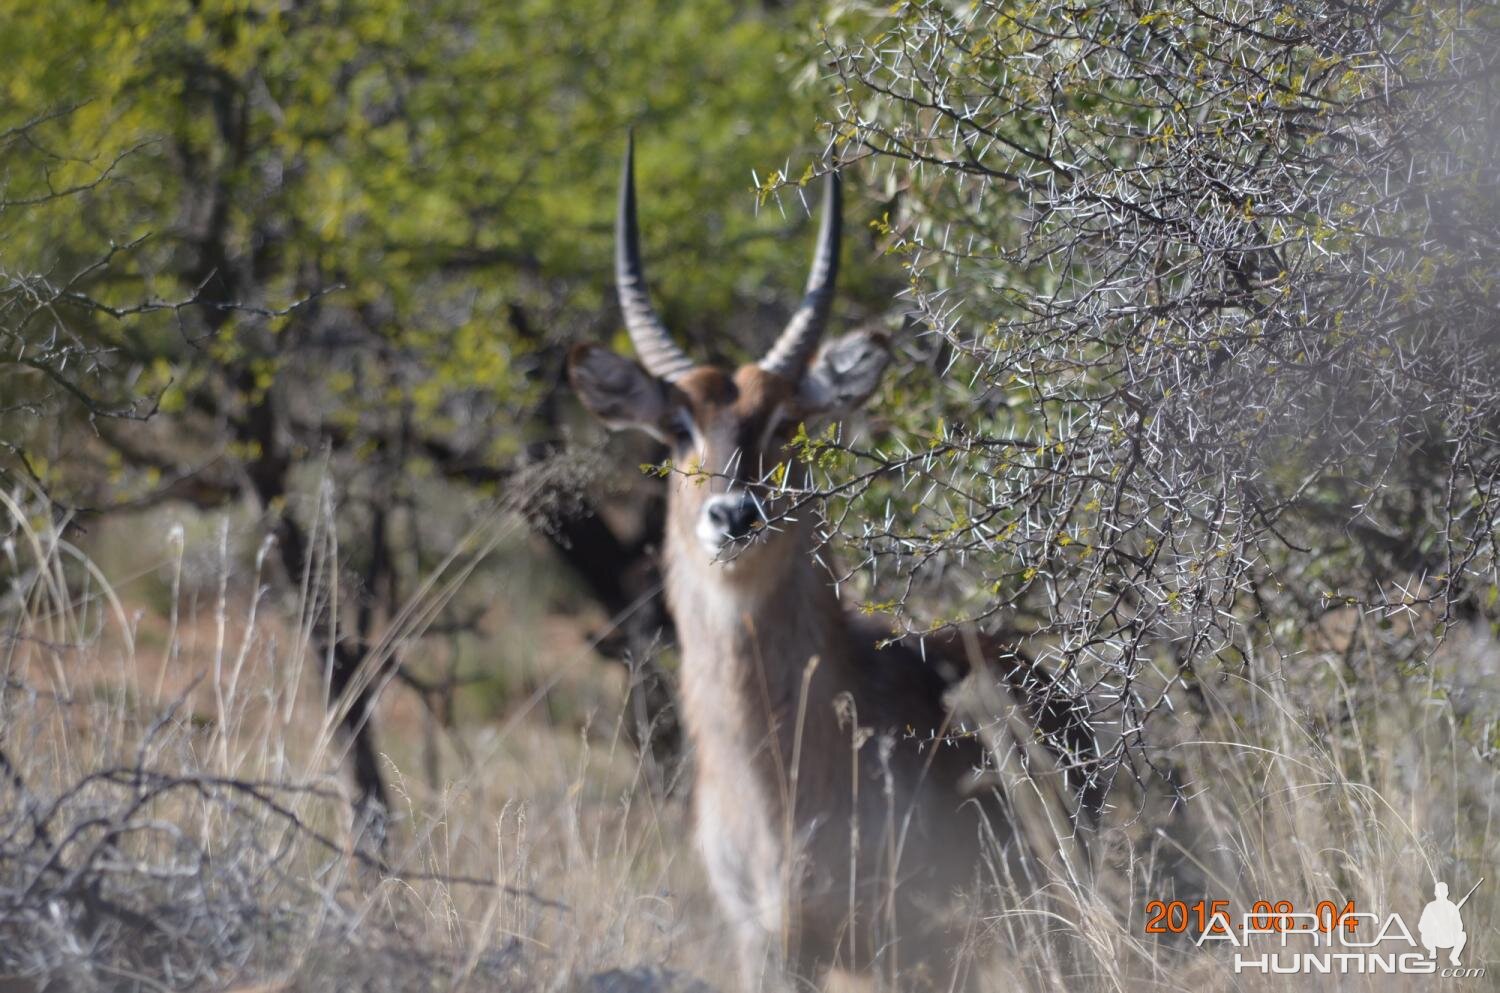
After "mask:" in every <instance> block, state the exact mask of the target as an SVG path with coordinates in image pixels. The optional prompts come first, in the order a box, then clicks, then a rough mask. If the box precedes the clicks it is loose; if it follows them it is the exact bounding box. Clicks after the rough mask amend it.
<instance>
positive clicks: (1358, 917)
mask: <svg viewBox="0 0 1500 993" xmlns="http://www.w3.org/2000/svg"><path fill="white" fill-rule="evenodd" d="M1483 882H1484V880H1483V879H1480V880H1479V882H1477V883H1475V884H1474V885H1473V886H1472V887H1470V888H1469V892H1467V893H1465V894H1464V896H1463V899H1462V900H1459V901H1458V902H1457V903H1454V902H1453V901H1452V900H1449V899H1448V884H1447V883H1445V882H1441V881H1439V882H1438V883H1437V884H1436V885H1435V886H1434V887H1433V889H1432V892H1433V899H1432V900H1431V901H1429V902H1428V903H1427V905H1426V906H1425V907H1423V908H1422V916H1421V917H1420V918H1418V919H1417V927H1416V930H1415V932H1413V930H1412V929H1411V928H1410V927H1409V926H1408V924H1407V920H1408V919H1409V918H1407V919H1404V918H1403V917H1402V915H1401V914H1399V913H1394V912H1392V913H1385V914H1379V913H1373V912H1371V911H1368V910H1355V909H1354V904H1353V902H1349V903H1348V904H1347V905H1346V906H1345V907H1344V908H1343V909H1340V906H1339V904H1338V903H1337V902H1334V901H1327V900H1325V901H1324V902H1323V903H1320V904H1318V905H1317V907H1316V908H1315V909H1313V910H1301V911H1299V910H1296V909H1295V908H1294V907H1293V906H1292V904H1291V903H1290V902H1289V901H1282V902H1281V903H1279V904H1272V903H1270V902H1268V901H1264V900H1263V901H1260V902H1259V903H1257V904H1256V905H1255V906H1254V908H1252V909H1251V910H1250V911H1249V912H1246V913H1242V914H1240V915H1239V918H1238V920H1237V921H1236V920H1235V919H1234V917H1233V916H1232V915H1231V914H1230V913H1229V912H1228V911H1227V910H1220V909H1218V908H1219V907H1221V906H1222V907H1226V908H1227V907H1228V904H1229V901H1227V900H1223V901H1216V902H1215V904H1213V912H1212V914H1211V915H1209V916H1208V918H1207V920H1206V921H1205V922H1204V923H1203V924H1202V925H1201V926H1200V927H1201V933H1200V934H1199V935H1198V937H1197V941H1196V943H1197V945H1198V947H1199V948H1204V947H1208V946H1210V945H1213V946H1218V947H1225V948H1232V949H1233V951H1234V955H1233V961H1232V967H1233V969H1234V972H1235V973H1237V974H1239V973H1257V972H1258V973H1260V974H1262V975H1265V976H1271V975H1278V976H1289V975H1298V974H1302V975H1329V974H1343V975H1398V974H1399V975H1430V976H1436V977H1439V978H1441V979H1482V978H1484V977H1485V974H1486V969H1485V967H1484V966H1465V965H1464V964H1463V962H1462V961H1461V959H1460V957H1459V956H1460V955H1462V954H1463V951H1464V949H1465V948H1466V947H1467V946H1468V942H1469V935H1468V933H1467V932H1466V931H1465V930H1464V921H1463V914H1462V913H1461V911H1462V910H1463V906H1464V904H1466V903H1468V902H1469V898H1470V897H1471V896H1473V895H1474V892H1475V890H1478V889H1479V887H1480V884H1482V883H1483ZM1268 908H1269V909H1268ZM1283 908H1285V909H1283ZM1169 916H1170V915H1169ZM1178 916H1179V917H1180V918H1181V919H1182V923H1183V928H1182V929H1175V928H1171V929H1169V930H1173V931H1174V932H1175V933H1182V931H1185V930H1187V923H1188V916H1189V915H1188V914H1187V913H1185V912H1184V913H1182V914H1179V915H1178ZM1220 943H1222V945H1221V944H1220ZM1440 949H1446V950H1447V952H1448V960H1447V962H1446V963H1445V962H1442V961H1440V960H1439V956H1438V952H1439V950H1440ZM1470 958H1471V959H1472V958H1473V956H1472V954H1471V955H1470Z"/></svg>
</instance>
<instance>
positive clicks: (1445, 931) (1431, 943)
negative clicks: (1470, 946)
mask: <svg viewBox="0 0 1500 993" xmlns="http://www.w3.org/2000/svg"><path fill="white" fill-rule="evenodd" d="M1482 882H1484V880H1483V879H1481V880H1480V881H1479V883H1482ZM1479 883H1475V884H1474V885H1473V887H1471V888H1470V890H1469V892H1467V893H1465V894H1464V898H1463V899H1462V900H1460V901H1458V902H1457V903H1454V902H1453V901H1452V900H1449V899H1448V884H1447V883H1442V882H1440V883H1438V884H1437V885H1436V886H1434V887H1433V888H1432V895H1433V897H1434V898H1435V899H1433V901H1432V902H1431V903H1429V904H1428V905H1427V906H1425V907H1423V908H1422V918H1421V920H1419V921H1418V922H1417V933H1418V934H1420V935H1421V936H1422V947H1424V948H1426V949H1427V954H1428V956H1430V957H1432V958H1437V953H1438V949H1439V948H1448V949H1451V951H1449V953H1448V961H1449V962H1450V963H1452V964H1453V965H1462V964H1463V963H1462V962H1460V961H1459V960H1458V956H1459V953H1460V952H1462V951H1463V950H1464V944H1465V943H1466V942H1467V941H1468V940H1469V936H1468V935H1467V934H1465V933H1464V921H1463V917H1462V916H1460V915H1459V910H1460V909H1462V908H1463V905H1464V904H1466V903H1468V902H1469V897H1471V896H1473V895H1474V890H1477V889H1479Z"/></svg>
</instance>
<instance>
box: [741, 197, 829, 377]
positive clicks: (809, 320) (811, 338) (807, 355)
mask: <svg viewBox="0 0 1500 993" xmlns="http://www.w3.org/2000/svg"><path fill="white" fill-rule="evenodd" d="M842 213H843V189H842V188H841V186H840V184H839V177H838V173H836V172H830V173H829V174H828V178H827V180H825V183H824V187H823V220H822V223H821V224H819V225H818V247H817V250H816V251H815V252H814V254H813V262H812V271H811V272H809V273H808V275H807V290H806V291H805V292H804V293H803V296H802V303H801V305H799V306H798V307H797V312H796V313H795V314H793V315H792V319H791V320H789V321H787V325H786V328H785V329H784V330H783V331H782V332H781V337H779V338H777V339H776V343H775V344H774V345H772V346H771V350H770V351H769V352H767V353H766V357H765V358H763V359H761V360H760V367H761V368H762V369H764V370H766V371H767V372H774V373H776V374H777V375H779V376H783V377H785V378H787V379H791V380H798V379H801V378H802V373H803V371H804V370H805V369H806V368H807V363H808V360H810V359H811V358H812V356H813V352H815V351H817V349H818V339H819V338H821V337H822V336H823V328H824V327H825V326H826V325H827V324H828V312H829V310H831V309H832V307H833V286H834V283H835V282H836V281H837V280H838V275H839V239H840V237H841V234H842V231H843V217H842Z"/></svg>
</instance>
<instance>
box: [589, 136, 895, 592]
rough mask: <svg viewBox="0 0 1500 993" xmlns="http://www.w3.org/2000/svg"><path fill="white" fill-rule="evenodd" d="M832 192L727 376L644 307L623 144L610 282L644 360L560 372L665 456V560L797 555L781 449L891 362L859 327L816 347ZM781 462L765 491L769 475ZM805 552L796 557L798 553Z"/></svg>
mask: <svg viewBox="0 0 1500 993" xmlns="http://www.w3.org/2000/svg"><path fill="white" fill-rule="evenodd" d="M840 200H841V195H840V188H839V179H838V177H837V175H835V174H832V173H830V174H829V175H828V177H827V180H826V186H825V191H824V196H823V208H822V213H823V216H822V221H821V224H820V225H819V229H818V244H817V249H816V252H815V254H814V256H813V263H812V271H811V273H810V275H809V276H808V280H807V289H806V291H805V295H804V296H803V298H802V303H801V305H800V306H799V307H798V308H797V310H796V312H795V313H793V315H792V317H791V320H790V321H789V322H788V323H787V325H786V328H785V330H783V331H782V332H781V335H780V336H779V337H778V338H777V339H776V342H775V343H774V344H773V345H772V346H771V349H770V351H768V352H767V353H766V354H765V356H764V357H763V358H761V359H760V360H759V361H757V362H752V363H750V364H748V365H743V366H741V367H739V368H738V369H734V370H728V369H721V368H716V367H714V366H710V365H700V364H698V363H696V362H694V361H693V360H692V359H690V358H689V357H688V356H687V354H686V353H685V352H683V351H682V349H681V348H679V347H678V346H677V344H676V343H674V342H673V340H672V336H671V335H670V334H669V333H668V331H667V329H666V327H665V325H663V323H662V321H661V319H660V318H659V317H658V316H657V314H656V310H655V308H653V307H652V305H651V299H650V296H649V295H648V293H647V290H646V281H645V273H644V269H643V266H642V263H641V249H640V233H639V228H638V226H637V223H636V203H635V169H634V161H633V149H632V148H630V147H627V149H626V153H625V165H624V169H623V171H622V175H621V178H620V202H619V212H618V214H617V218H616V228H615V282H616V285H617V289H618V292H619V299H620V309H621V310H622V311H623V312H624V316H625V326H626V328H627V329H628V331H629V332H630V340H631V342H632V344H633V345H634V346H635V352H636V354H637V356H639V358H640V363H639V364H637V363H636V362H633V361H631V360H630V359H628V358H625V357H624V356H621V355H618V354H616V353H614V352H612V351H610V350H608V349H605V348H601V347H598V346H595V345H578V346H575V347H574V349H573V351H572V353H571V354H570V355H569V356H568V377H569V379H570V381H571V382H572V384H573V388H574V390H575V391H576V392H577V393H578V396H579V398H580V399H581V400H582V402H583V405H584V406H585V407H586V408H588V410H589V411H590V412H592V413H593V414H594V415H595V416H596V417H598V418H599V419H600V420H601V421H603V422H604V423H605V424H606V425H608V426H609V427H611V428H615V429H618V428H627V427H628V428H636V429H639V430H641V431H645V432H646V433H648V434H650V435H652V436H653V437H655V438H657V439H659V440H660V441H662V442H663V443H664V444H666V445H668V446H669V447H670V448H671V450H672V461H673V464H674V466H675V467H676V468H677V469H678V470H679V471H675V472H673V474H672V476H671V483H670V492H669V498H668V524H667V527H668V531H669V534H668V543H669V547H670V548H671V551H672V554H673V556H674V558H676V557H680V556H683V555H687V556H689V557H696V558H697V560H698V561H699V562H703V563H716V564H718V565H720V566H722V567H723V569H724V570H725V572H724V574H725V575H732V574H744V573H745V572H747V571H752V570H753V571H756V572H764V571H765V570H763V569H759V568H757V567H753V565H752V564H753V563H756V562H761V563H766V562H769V561H772V560H778V559H779V560H782V561H785V560H786V557H787V556H788V555H790V554H794V553H795V552H797V551H798V548H797V547H796V542H794V541H791V540H788V538H787V537H786V534H787V533H788V532H792V531H797V530H800V529H799V528H798V527H797V526H795V523H790V524H789V522H785V521H781V520H780V519H779V518H780V515H781V514H782V513H783V508H781V507H779V506H778V500H777V499H776V497H775V494H776V493H777V492H785V491H787V490H791V491H796V490H797V489H799V488H801V487H802V485H803V484H804V483H805V481H806V477H805V475H804V473H805V469H804V468H803V467H802V466H801V464H800V462H798V460H796V459H795V458H793V457H792V453H791V452H789V451H788V450H787V444H788V441H789V440H790V438H791V437H792V434H793V432H794V431H795V429H796V427H797V425H798V424H799V423H803V422H807V421H812V420H816V419H819V418H827V417H837V416H838V415H839V414H841V413H842V412H844V411H847V410H849V409H851V408H853V407H855V406H857V405H859V404H860V403H862V402H863V401H864V400H865V399H866V398H868V397H869V395H870V394H871V393H872V392H873V391H874V389H875V387H876V386H877V385H878V384H879V382H880V376H881V374H882V373H883V372H884V371H885V367H886V364H887V362H888V361H889V354H888V352H887V350H886V345H885V341H884V339H883V338H881V337H880V336H878V335H874V334H869V333H864V332H855V333H851V334H846V335H844V336H843V337H840V338H836V339H834V340H833V341H831V342H829V343H828V344H826V345H824V346H823V347H822V348H821V349H820V348H819V347H818V345H819V341H820V339H821V337H822V334H823V330H824V328H825V326H826V325H827V323H828V313H829V310H830V308H831V305H832V303H833V292H834V281H835V277H836V276H837V274H838V264H839V235H840V216H839V215H840ZM779 465H784V466H785V467H786V468H785V469H783V470H781V472H782V473H785V474H786V475H783V476H782V477H781V478H779V479H777V480H775V482H776V483H777V484H779V485H774V486H773V485H771V482H772V481H771V480H770V479H769V478H768V477H769V476H770V475H771V474H772V473H773V471H775V469H776V467H777V466H779ZM802 551H803V552H804V553H805V549H802Z"/></svg>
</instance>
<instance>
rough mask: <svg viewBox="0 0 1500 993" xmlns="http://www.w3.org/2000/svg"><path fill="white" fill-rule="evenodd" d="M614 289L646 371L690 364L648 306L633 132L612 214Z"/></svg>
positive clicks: (671, 370)
mask: <svg viewBox="0 0 1500 993" xmlns="http://www.w3.org/2000/svg"><path fill="white" fill-rule="evenodd" d="M615 291H616V292H617V293H618V294H619V297H620V310H621V311H623V312H624V314H625V329H626V330H627V331H629V332H630V341H631V343H632V344H634V345H635V351H636V354H637V355H639V356H640V358H641V364H642V365H644V366H645V367H646V371H647V372H649V373H651V375H653V376H656V377H657V378H659V379H664V380H666V381H667V382H669V383H670V382H672V381H673V380H675V379H677V378H679V377H681V376H682V374H683V373H685V372H687V371H688V370H690V369H692V368H693V365H694V363H693V360H692V359H690V358H688V357H687V355H686V354H685V353H684V352H683V351H682V349H680V348H678V347H677V346H676V345H675V344H674V343H673V342H672V336H671V335H670V334H668V333H667V328H666V325H664V324H662V322H661V318H660V317H657V316H656V311H655V309H653V308H652V306H651V294H650V293H649V292H648V291H647V289H646V273H645V270H644V269H643V268H642V266H641V232H640V229H639V227H638V226H637V225H636V219H635V136H634V135H631V136H630V138H629V139H628V141H627V142H626V145H625V168H624V170H623V171H622V172H621V173H620V209H619V213H618V214H617V215H616V216H615Z"/></svg>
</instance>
